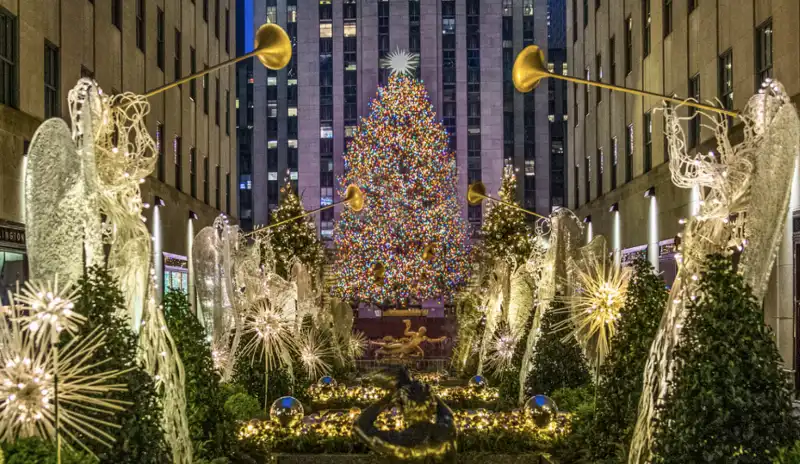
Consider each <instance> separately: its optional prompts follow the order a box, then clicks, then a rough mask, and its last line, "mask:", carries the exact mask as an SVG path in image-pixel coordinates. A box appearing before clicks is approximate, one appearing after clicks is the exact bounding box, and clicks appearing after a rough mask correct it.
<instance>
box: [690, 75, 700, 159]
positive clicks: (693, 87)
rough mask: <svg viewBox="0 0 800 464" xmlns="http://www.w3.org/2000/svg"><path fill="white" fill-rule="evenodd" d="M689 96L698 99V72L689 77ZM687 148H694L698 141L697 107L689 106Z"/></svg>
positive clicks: (698, 122)
mask: <svg viewBox="0 0 800 464" xmlns="http://www.w3.org/2000/svg"><path fill="white" fill-rule="evenodd" d="M689 98H693V99H695V100H696V101H698V102H699V101H700V74H695V75H694V76H692V77H690V78H689ZM689 117H691V118H692V119H690V120H689V148H694V147H696V146H697V144H699V143H700V117H701V116H700V115H699V114H698V113H697V108H694V107H691V106H690V107H689Z"/></svg>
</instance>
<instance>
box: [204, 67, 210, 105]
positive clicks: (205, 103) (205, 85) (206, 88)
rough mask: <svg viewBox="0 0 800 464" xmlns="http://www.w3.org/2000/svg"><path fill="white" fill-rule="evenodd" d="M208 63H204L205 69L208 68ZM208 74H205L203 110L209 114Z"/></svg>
mask: <svg viewBox="0 0 800 464" xmlns="http://www.w3.org/2000/svg"><path fill="white" fill-rule="evenodd" d="M207 68H208V65H207V64H204V65H203V69H207ZM208 86H209V82H208V74H206V75H204V76H203V112H204V113H205V114H206V115H207V114H208V92H209V90H208Z"/></svg>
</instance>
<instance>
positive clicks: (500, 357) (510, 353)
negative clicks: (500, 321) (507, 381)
mask: <svg viewBox="0 0 800 464" xmlns="http://www.w3.org/2000/svg"><path fill="white" fill-rule="evenodd" d="M518 340H519V334H518V333H517V332H516V331H514V330H512V329H511V328H509V327H508V326H507V325H504V326H503V327H501V328H500V329H499V330H498V331H497V333H496V334H494V336H493V337H492V341H491V344H490V345H489V350H488V352H487V353H486V367H488V368H489V369H490V370H492V371H494V372H496V373H498V374H499V373H501V372H503V371H505V370H506V369H508V368H509V367H510V366H511V361H512V359H513V358H514V350H515V349H516V347H517V341H518Z"/></svg>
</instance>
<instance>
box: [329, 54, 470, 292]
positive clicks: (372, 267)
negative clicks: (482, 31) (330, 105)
mask: <svg viewBox="0 0 800 464" xmlns="http://www.w3.org/2000/svg"><path fill="white" fill-rule="evenodd" d="M391 60H392V66H393V72H394V73H393V74H392V75H391V76H390V77H389V81H388V84H387V85H386V86H385V87H381V88H379V89H378V97H377V98H376V99H374V100H373V101H372V103H371V112H370V114H369V116H367V117H366V118H364V119H362V120H361V122H360V124H359V128H358V132H357V134H356V136H355V137H354V138H353V140H352V141H351V142H350V144H349V146H348V147H347V152H346V153H345V156H344V172H345V174H344V176H343V177H342V178H340V179H339V186H340V188H341V189H342V192H340V194H341V195H344V191H343V189H344V188H345V187H346V186H347V185H349V184H356V185H358V186H359V187H360V188H361V189H362V190H363V191H364V194H365V201H364V208H363V210H361V211H360V212H358V213H356V212H353V211H351V210H349V209H345V210H343V212H342V215H341V217H340V219H339V221H338V222H337V224H336V228H335V231H334V240H335V242H336V250H337V255H336V262H335V266H334V273H335V280H336V284H335V287H334V289H333V292H334V294H335V295H336V296H338V297H340V298H342V299H343V300H356V299H361V300H371V301H377V302H391V301H395V300H405V299H409V298H414V299H420V300H421V299H428V298H436V297H445V298H448V297H450V296H452V293H453V292H454V291H455V290H456V289H457V287H459V286H460V285H461V284H462V283H463V281H464V278H465V274H466V272H467V259H466V258H467V234H466V224H465V223H464V220H463V219H462V217H461V208H460V205H459V198H458V195H457V193H456V179H457V177H456V176H457V172H456V163H455V156H454V155H453V152H452V151H450V150H449V149H448V148H447V132H446V131H445V130H444V127H443V126H442V124H441V123H440V122H439V121H437V120H436V115H435V113H434V111H433V107H432V105H431V102H430V100H429V99H428V94H427V92H426V90H425V86H424V85H423V84H422V83H421V82H420V81H418V80H416V79H413V78H410V77H408V76H407V75H405V74H404V72H410V71H411V69H412V68H413V66H411V64H410V63H412V62H413V61H414V57H413V55H407V54H405V53H404V52H399V53H397V54H396V55H393V56H392V57H391ZM462 196H463V195H462Z"/></svg>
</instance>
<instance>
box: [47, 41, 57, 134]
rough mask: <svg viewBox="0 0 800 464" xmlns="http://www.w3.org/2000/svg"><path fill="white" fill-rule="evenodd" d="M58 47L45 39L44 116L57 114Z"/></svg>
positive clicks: (49, 116)
mask: <svg viewBox="0 0 800 464" xmlns="http://www.w3.org/2000/svg"><path fill="white" fill-rule="evenodd" d="M59 74H60V70H59V56H58V47H56V46H55V45H53V44H51V43H50V42H47V41H45V43H44V117H45V119H47V118H54V117H57V116H58V115H59V114H58V106H59V103H60V100H59V95H58V82H59V79H60V77H59Z"/></svg>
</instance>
